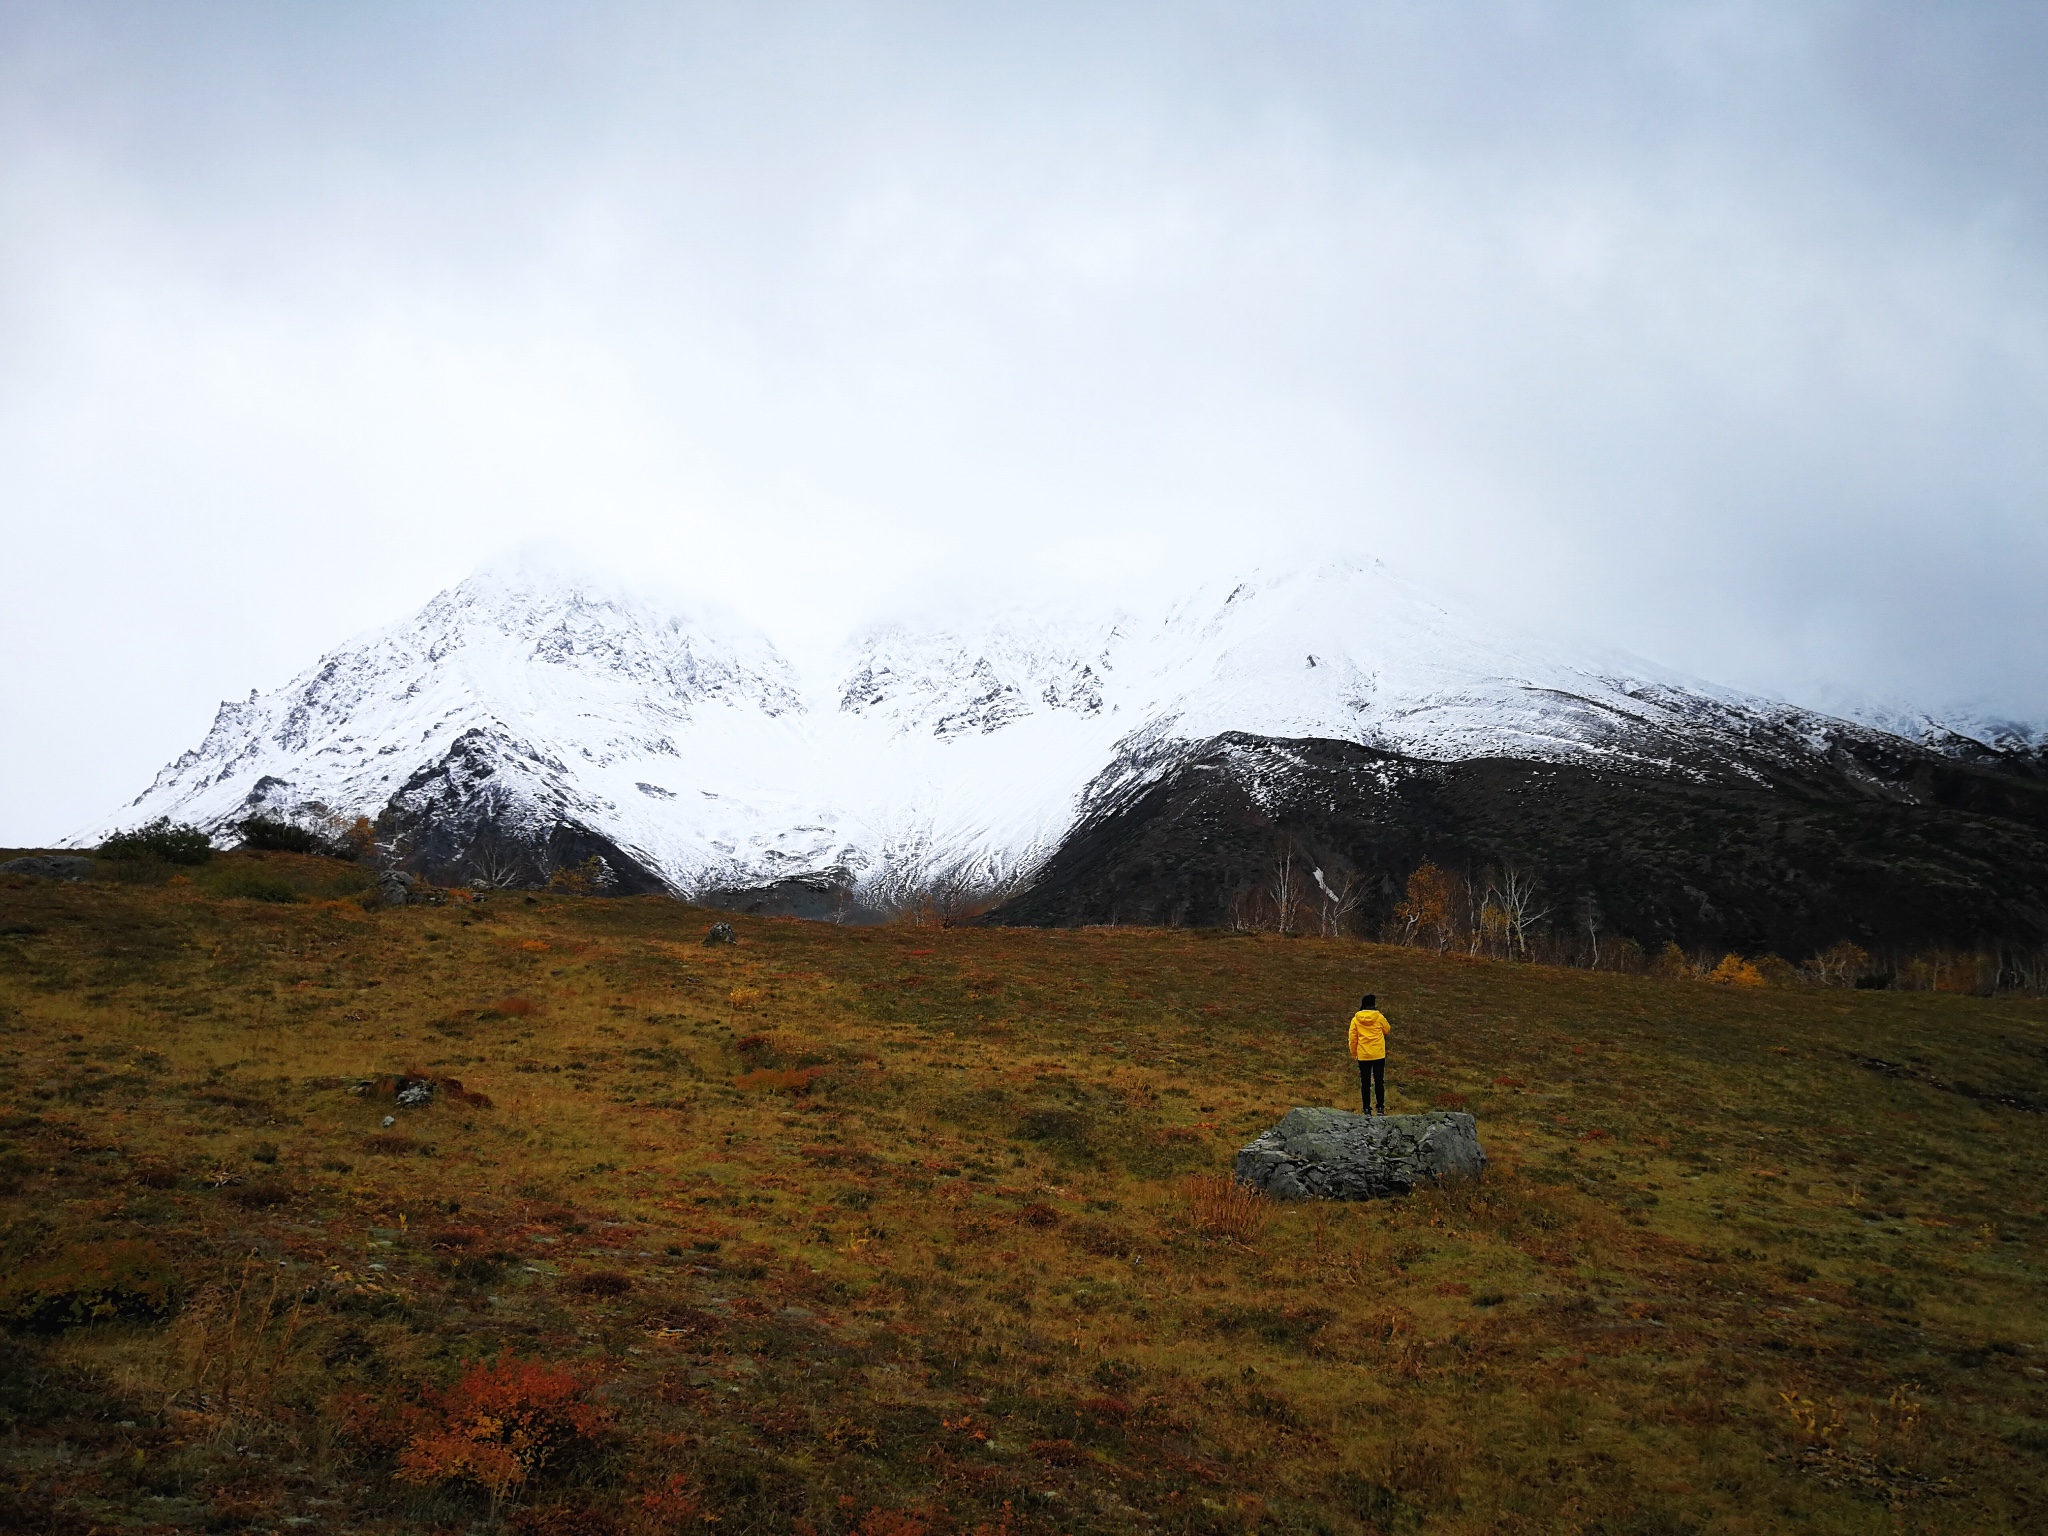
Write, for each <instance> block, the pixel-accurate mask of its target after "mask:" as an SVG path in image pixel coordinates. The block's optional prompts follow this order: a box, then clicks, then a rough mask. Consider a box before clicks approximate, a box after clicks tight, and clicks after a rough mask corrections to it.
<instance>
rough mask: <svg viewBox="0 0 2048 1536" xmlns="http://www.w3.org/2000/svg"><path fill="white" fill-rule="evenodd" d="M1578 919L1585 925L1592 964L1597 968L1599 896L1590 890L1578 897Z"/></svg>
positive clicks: (1598, 961)
mask: <svg viewBox="0 0 2048 1536" xmlns="http://www.w3.org/2000/svg"><path fill="white" fill-rule="evenodd" d="M1579 921H1580V922H1581V923H1583V924H1584V925H1585V929H1586V942H1587V943H1588V944H1590V945H1591V946H1592V949H1593V961H1592V964H1593V966H1594V968H1595V969H1596V970H1597V969H1598V968H1599V965H1600V924H1601V921H1602V918H1601V915H1600V902H1599V898H1597V897H1596V896H1594V894H1593V893H1592V892H1591V891H1588V892H1586V894H1585V895H1583V896H1581V897H1580V898H1579Z"/></svg>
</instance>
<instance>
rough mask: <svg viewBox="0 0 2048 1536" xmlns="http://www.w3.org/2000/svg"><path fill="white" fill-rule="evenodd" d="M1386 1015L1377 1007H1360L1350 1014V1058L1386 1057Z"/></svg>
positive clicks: (1377, 1059)
mask: <svg viewBox="0 0 2048 1536" xmlns="http://www.w3.org/2000/svg"><path fill="white" fill-rule="evenodd" d="M1389 1033H1390V1031H1389V1030H1388V1028H1387V1016H1386V1015H1385V1014H1384V1013H1381V1012H1380V1011H1379V1009H1377V1008H1361V1009H1359V1011H1358V1012H1356V1013H1354V1014H1353V1015H1351V1059H1352V1060H1353V1061H1385V1060H1386V1059H1387V1035H1388V1034H1389Z"/></svg>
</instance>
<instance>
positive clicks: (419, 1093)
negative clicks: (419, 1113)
mask: <svg viewBox="0 0 2048 1536" xmlns="http://www.w3.org/2000/svg"><path fill="white" fill-rule="evenodd" d="M433 1101H434V1085H433V1084H432V1083H429V1082H412V1083H407V1084H406V1085H405V1086H404V1087H403V1088H400V1089H399V1090H398V1102H399V1103H400V1104H401V1105H403V1106H404V1107H405V1108H407V1109H424V1108H425V1107H426V1106H427V1105H429V1104H431V1103H432V1102H433Z"/></svg>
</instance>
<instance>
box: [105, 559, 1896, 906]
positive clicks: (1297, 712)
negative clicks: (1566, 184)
mask: <svg viewBox="0 0 2048 1536" xmlns="http://www.w3.org/2000/svg"><path fill="white" fill-rule="evenodd" d="M1859 729H1861V730H1864V731H1865V732H1866V733H1867V732H1868V730H1869V728H1867V727H1862V728H1859V727H1854V726H1849V725H1846V724H1844V723H1843V722H1841V721H1837V720H1830V719H1827V718H1826V717H1823V716H1819V715H1814V714H1811V713H1808V712H1804V711H1800V710H1796V709H1793V708H1791V707H1790V706H1785V705H1778V704H1773V703H1771V702H1769V701H1765V700H1759V699H1754V698H1748V697H1744V696H1740V695H1736V694H1731V693H1727V692H1725V691H1723V690H1718V689H1714V688H1712V687H1710V686H1708V685H1705V684H1701V683H1698V682H1694V681H1692V680H1689V679H1685V678H1682V677H1679V676H1676V675H1675V674H1670V673H1666V672H1663V671H1661V670H1660V669H1657V668H1654V667H1652V666H1650V665H1648V664H1647V663H1642V662H1639V661H1636V660H1633V659H1632V658H1627V657H1620V656H1604V657H1584V656H1581V657H1576V658H1572V657H1565V656H1562V655H1559V654H1557V653H1555V652H1554V651H1552V650H1551V649H1549V648H1546V647H1545V646H1543V645H1541V644H1539V643H1537V642H1535V641H1533V640H1531V639H1529V638H1527V637H1525V636H1519V635H1515V634H1512V633H1509V632H1506V631H1504V630H1500V629H1497V628H1494V627H1492V626H1488V625H1484V624H1481V623H1479V622H1476V621H1474V620H1472V619H1470V618H1469V617H1462V616H1458V615H1454V614H1452V613H1451V612H1449V611H1448V610H1446V609H1444V608H1443V607H1441V606H1440V605H1438V604H1436V603H1434V602H1432V601H1431V600H1430V599H1429V598H1428V597H1427V596H1425V595H1424V594H1422V593H1420V592H1418V591H1416V590H1415V589H1414V588H1412V587H1411V586H1409V585H1408V584H1406V583H1404V582H1402V581H1400V580H1399V579H1397V578H1395V577H1394V576H1392V575H1391V574H1389V573H1388V572H1386V571H1385V570H1383V569H1381V568H1380V567H1379V566H1377V565H1359V564H1344V563H1338V564H1331V565H1328V566H1324V567H1320V568H1315V569H1309V570H1300V571H1283V572H1275V573H1267V574H1262V575H1254V576H1253V577H1251V578H1249V579H1247V580H1245V581H1243V582H1239V583H1236V584H1234V585H1232V586H1230V587H1228V588H1224V589H1218V590H1215V591H1210V592H1205V593H1198V594H1196V595H1194V596H1193V597H1191V598H1190V599H1188V600H1187V601H1186V602H1184V603H1182V604H1181V605H1179V606H1178V607H1177V608H1175V609H1174V610H1173V611H1171V612H1170V613H1167V614H1164V615H1160V616H1156V617H1152V618H1146V617H1143V616H1135V615H1130V614H1117V615H1108V616H1102V617H1095V616H1085V615H1084V616H1080V617H1075V618H1066V619H1047V618H1044V617H1039V616H1032V615H1020V614H996V615H986V616H979V617H976V618H974V619H972V620H968V621H959V620H955V621H951V622H931V621H927V622H924V623H912V622H907V621H898V622H891V623H885V624H880V625H877V626H876V627H874V628H872V629H870V630H869V631H867V632H865V633H864V634H862V635H861V636H859V637H857V638H856V639H855V640H854V641H853V642H852V643H851V644H850V645H849V646H848V648H847V649H846V651H845V652H844V653H843V654H842V656H841V657H840V659H839V660H838V662H837V663H836V664H835V665H834V666H833V667H832V668H831V669H830V670H829V671H828V672H825V673H823V674H822V675H820V676H817V677H814V678H810V679H805V678H801V677H799V676H798V675H797V674H796V672H795V671H794V670H793V669H792V668H791V666H790V665H789V664H788V663H787V662H786V661H785V660H784V659H783V657H782V656H781V655H780V653H778V652H777V650H776V649H775V647H774V645H773V644H772V643H771V642H770V641H769V640H768V639H767V638H765V637H763V636H761V635H758V634H755V633H752V632H749V631H747V630H746V629H745V628H743V627H741V626H736V625H733V624H730V623H724V622H715V621H712V620H709V619H707V618H706V617H704V616H702V615H693V614H685V613H682V612H679V611H675V610H674V609H673V608H672V607H671V606H668V605H662V604H656V603H653V602H650V601H648V600H646V599H642V598H632V597H627V596H624V595H621V594H619V593H616V592H612V591H608V590H605V589H603V588H601V587H599V586H596V585H594V584H592V583H590V582H588V581H584V580H578V579H572V578H567V577H560V576H548V575H536V574H533V573H531V572H512V573H506V572H491V571H486V572H480V573H479V574H477V575H476V576H473V577H471V578H470V579H468V580H467V581H464V582H463V583H461V584H460V585H459V586H457V587H455V588H453V589H451V590H450V591H448V592H445V593H443V594H441V595H440V596H439V597H436V598H435V599H434V600H433V601H432V602H431V603H429V604H428V605H427V606H426V607H425V608H424V609H423V610H422V611H421V612H420V613H419V614H418V615H416V616H415V617H414V618H412V619H410V620H407V621H405V622H403V623H401V624H397V625H394V626H392V627H390V628H388V629H386V630H383V631H380V632H378V633H376V634H373V635H369V636H366V637H364V638H362V639H359V640H357V641H354V642H352V643H350V644H348V645H345V646H343V647H341V648H340V649H338V650H336V651H335V652H333V653H331V654H330V655H329V656H327V657H325V658H323V659H322V660H321V661H320V662H319V663H318V664H317V665H316V666H314V667H313V668H312V669H311V670H309V671H308V672H306V673H305V674H303V675H302V676H301V677H299V678H297V679H295V680H294V681H293V682H292V683H290V684H288V685H287V686H286V687H284V688H282V689H279V690H277V691H276V692H275V693H273V694H270V695H267V696H259V695H253V694H252V695H251V697H250V698H249V699H248V700H246V701H243V702H239V703H230V704H224V705H223V706H222V707H221V710H220V714H219V717H218V718H217V719H216V720H215V722H214V726H213V729H212V730H211V731H210V732H209V733H208V735H207V738H206V740H205V741H204V742H203V743H202V744H201V745H200V746H199V747H198V748H196V749H195V750H194V751H192V752H188V753H186V754H185V755H184V756H183V757H181V758H179V759H178V761H176V762H175V763H173V764H171V765H170V766H169V767H167V768H166V769H164V771H163V772H162V773H161V774H159V775H158V778H157V780H156V782H155V783H154V784H153V785H151V787H150V788H149V789H148V790H147V791H145V792H144V793H143V794H142V795H141V796H140V797H138V798H137V799H136V800H135V801H134V802H133V803H132V804H130V805H129V806H127V807H124V808H123V809H122V810H121V811H120V812H119V813H117V814H115V815H113V816H110V817H108V818H107V819H106V820H105V821H104V822H103V823H101V824H99V825H97V826H95V827H92V828H88V829H86V830H85V831H84V832H82V833H81V834H80V836H79V837H78V838H77V839H76V840H75V841H77V842H79V843H90V842H93V841H96V840H97V839H98V838H99V837H100V836H102V835H103V834H104V833H105V832H107V831H109V830H112V829H113V828H116V827H123V826H130V825H134V824H136V823H138V822H140V821H142V820H145V819H147V818H149V817H151V816H155V815H169V816H171V817H173V818H174V819H178V820H190V821H194V822H197V823H198V824H200V825H203V826H207V827H210V828H216V829H225V828H227V827H228V826H229V825H230V824H231V823H233V822H234V821H236V820H238V819H240V818H242V817H244V816H246V815H248V814H250V813H251V811H253V810H257V809H265V810H269V811H272V812H273V813H277V814H283V815H288V816H294V817H299V818H302V819H303V818H307V817H310V816H314V815H318V814H339V815H342V816H354V815H358V814H361V815H368V816H371V817H373V818H375V817H378V816H380V815H382V816H385V817H386V823H387V825H398V826H404V827H408V828H413V829H418V828H422V827H427V826H438V827H442V828H444V829H446V828H454V829H455V831H454V832H452V833H449V834H447V835H446V836H443V837H441V839H440V841H439V843H437V845H436V846H445V847H452V848H455V849H457V854H455V855H447V857H450V858H454V857H457V856H458V855H459V853H460V849H461V848H464V847H472V846H474V847H479V848H480V847H482V846H483V842H482V841H481V840H482V839H485V838H489V839H491V840H493V841H494V842H496V843H502V842H503V841H504V840H505V839H507V838H509V839H511V840H513V841H515V842H518V843H521V844H522V845H524V846H528V847H530V848H534V849H539V850H541V852H540V853H538V854H537V855H536V857H537V858H538V859H539V860H540V862H541V863H542V864H544V863H545V862H546V852H545V849H546V847H547V846H555V847H557V848H559V847H561V846H564V845H563V844H562V843H561V837H560V829H564V828H574V829H580V831H581V832H583V833H587V834H589V835H590V836H592V837H596V838H599V839H602V840H603V841H604V843H605V844H606V845H607V846H609V847H612V848H614V849H616V850H617V851H618V852H619V853H622V854H623V855H625V856H626V857H627V858H629V859H631V860H632V861H633V862H634V863H636V864H637V865H639V866H640V867H641V868H643V869H644V870H646V871H648V872H649V873H650V874H651V875H653V876H654V877H655V878H657V879H658V880H659V881H660V882H661V883H663V884H665V885H667V886H668V887H669V888H671V889H675V890H678V891H683V892H691V891H698V890H705V889H711V888H734V887H750V886H759V885H764V884H768V883H770V882H774V881H777V880H781V879H785V878H788V877H792V876H810V877H819V878H823V879H825V880H828V881H833V882H839V883H845V884H850V885H853V886H855V887H858V888H859V889H861V890H862V891H864V892H866V893H867V894H868V895H869V896H870V897H871V898H878V899H886V898H887V897H888V896H889V895H890V894H891V893H892V892H893V893H900V892H901V891H903V890H906V889H909V888H914V887H917V886H919V885H922V884H926V883H929V882H931V881H933V880H935V879H940V878H946V879H956V880H961V881H964V882H966V883H969V884H972V885H974V886H977V887H979V888H984V889H998V888H1004V887H1007V886H1011V885H1013V884H1014V883H1015V882H1017V881H1018V880H1019V879H1020V878H1022V877H1024V876H1026V875H1028V874H1029V873H1030V871H1031V870H1032V869H1034V868H1035V867H1036V866H1037V865H1038V864H1039V863H1040V862H1042V861H1043V860H1044V859H1045V858H1046V857H1048V856H1049V855H1050V854H1051V853H1052V852H1053V851H1054V850H1055V849H1056V848H1057V847H1058V846H1059V845H1060V843H1061V842H1062V840H1063V839H1064V838H1065V837H1066V836H1067V835H1068V833H1069V832H1070V831H1071V830H1072V829H1073V827H1074V826H1075V824H1076V822H1077V820H1078V819H1079V818H1081V817H1083V816H1085V815H1086V814H1088V813H1089V811H1090V809H1091V807H1094V806H1097V805H1099V804H1100V803H1101V802H1102V800H1103V798H1104V797H1105V796H1114V795H1118V794H1123V793H1127V792H1128V791H1129V789H1130V788H1131V787H1132V786H1133V785H1134V784H1137V783H1140V782H1143V781H1145V780H1147V779H1148V778H1150V777H1152V776H1154V775H1156V774H1158V773H1160V772H1163V771H1165V770H1166V768H1167V767H1168V766H1169V765H1170V764H1172V763H1173V762H1175V761H1178V760H1179V759H1180V758H1181V757H1183V756H1184V755H1185V754H1186V752H1188V751H1190V750H1192V749H1193V748H1195V747H1196V746H1198V745H1199V744H1200V743H1202V742H1204V741H1206V740H1208V739H1210V738H1213V737H1215V736H1217V735H1219V734H1222V733H1225V732H1233V731H1235V732H1247V733H1253V734H1257V735H1263V736H1272V737H1282V738H1303V737H1320V738H1329V739H1334V740H1339V741H1347V742H1356V743H1360V744H1363V745H1367V746H1372V747H1375V748H1378V749H1381V750H1384V751H1392V752H1398V753H1403V754H1406V755H1410V756H1416V757H1424V758H1431V759H1436V760H1444V761H1450V760H1457V759H1462V758H1470V757H1478V756H1509V757H1516V758H1523V759H1553V760H1554V759H1568V758H1575V757H1586V756H1598V757H1600V758H1602V759H1603V760H1606V761H1610V762H1617V763H1640V764H1643V765H1645V766H1651V765H1655V766H1658V767H1663V768H1669V767H1670V766H1671V765H1673V764H1674V763H1700V762H1703V761H1704V762H1720V763H1725V764H1728V765H1730V766H1732V767H1734V768H1735V769H1736V771H1738V772H1752V771H1753V769H1751V768H1750V767H1748V766H1746V765H1750V764H1754V763H1759V762H1763V761H1766V760H1782V759H1784V758H1786V757H1787V756H1788V755H1790V756H1797V755H1799V754H1802V753H1813V752H1819V751H1824V750H1825V749H1826V748H1827V745H1828V743H1829V741H1830V740H1831V739H1834V738H1836V737H1838V736H1839V735H1840V733H1841V732H1844V731H1856V730H1859ZM451 838H452V841H451ZM551 838H552V839H553V840H554V842H553V844H552V845H550V841H549V840H550V839H551ZM465 840H467V841H465ZM421 846H425V845H424V844H422V845H421ZM444 861H445V860H444Z"/></svg>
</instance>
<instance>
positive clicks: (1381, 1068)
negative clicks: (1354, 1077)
mask: <svg viewBox="0 0 2048 1536" xmlns="http://www.w3.org/2000/svg"><path fill="white" fill-rule="evenodd" d="M1374 1093H1378V1094H1379V1096H1380V1113H1381V1114H1383V1115H1384V1114H1385V1113H1386V1112H1387V1059H1386V1057H1384V1056H1382V1057H1381V1058H1380V1059H1379V1060H1378V1061H1361V1062H1360V1063H1359V1064H1358V1097H1359V1098H1360V1099H1361V1100H1362V1101H1363V1102H1364V1105H1365V1113H1367V1114H1368V1115H1369V1114H1371V1113H1372V1096H1373V1094H1374Z"/></svg>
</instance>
